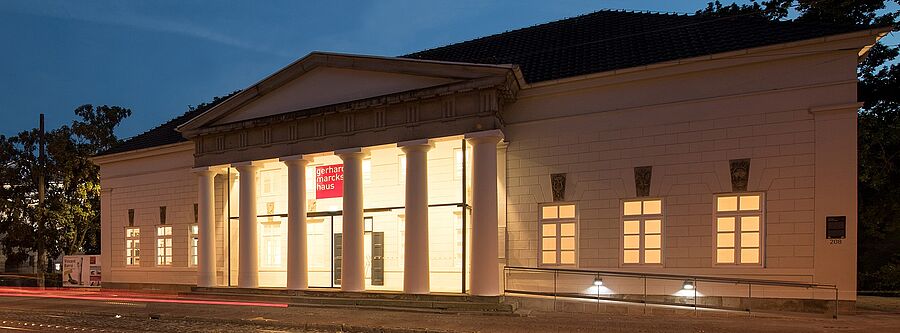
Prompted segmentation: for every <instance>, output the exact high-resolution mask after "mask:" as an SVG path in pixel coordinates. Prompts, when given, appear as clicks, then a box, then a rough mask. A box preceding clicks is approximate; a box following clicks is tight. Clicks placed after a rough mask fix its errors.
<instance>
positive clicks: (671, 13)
mask: <svg viewBox="0 0 900 333" xmlns="http://www.w3.org/2000/svg"><path fill="white" fill-rule="evenodd" d="M603 13H622V14H641V15H650V16H669V17H684V18H689V17H690V18H693V17H697V16H696V15H693V14H685V13H678V12H661V11H660V12H654V11H649V10H647V11H644V10H626V9H607V8H604V9H599V10H595V11H593V12H590V13H586V14H581V15H576V16H568V17H563V18H560V19H557V20H553V21H550V22H544V23H537V24H533V25H530V26H527V27H521V28H517V29H512V30H506V31H503V32H498V33H495V34H492V35H487V36H481V37H476V38H472V39H467V40H464V41H460V42H455V43H450V44H444V45H441V46H435V47H432V48H428V49H424V50H418V51H415V52H413V53H408V54H404V55H400V56H397V57H398V58H412V57H414V56H415V55H416V54H419V53H425V52H429V51H434V50H438V49H442V48H445V47H450V46H455V45H459V44H464V43H469V42H474V41H480V40H487V39H491V38H496V37H499V36H500V35H506V34H511V33H516V32H521V31H525V30H531V29H537V28H542V27H545V26H549V25H553V24H559V23H561V22H565V21H570V20H575V19H580V18H586V17H589V16H593V15H598V14H603Z"/></svg>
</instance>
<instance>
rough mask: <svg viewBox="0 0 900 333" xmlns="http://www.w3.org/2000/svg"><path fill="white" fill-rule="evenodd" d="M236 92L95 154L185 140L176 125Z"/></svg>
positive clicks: (112, 152)
mask: <svg viewBox="0 0 900 333" xmlns="http://www.w3.org/2000/svg"><path fill="white" fill-rule="evenodd" d="M236 93H237V91H235V92H232V93H231V94H228V95H227V96H222V97H216V98H213V101H212V102H209V103H203V104H200V105H198V106H197V107H196V108H195V109H193V110H190V111H188V112H185V113H184V114H182V115H180V116H178V117H177V118H175V119H172V120H169V121H167V122H166V123H164V124H162V125H159V126H157V127H155V128H153V129H151V130H149V131H146V132H144V133H141V134H138V135H136V136H133V137H131V138H128V139H126V140H125V141H122V143H120V144H118V145H115V146H113V147H112V148H110V149H108V150H106V151H104V152H102V153H100V154H97V156H103V155H110V154H115V153H122V152H126V151H132V150H138V149H144V148H151V147H158V146H164V145H168V144H173V143H179V142H184V141H187V139H185V138H184V137H183V136H181V133H179V132H178V131H176V130H175V128H176V127H178V126H179V125H181V124H184V123H186V122H188V120H191V119H193V118H194V117H196V116H199V115H200V114H201V113H203V112H206V110H209V109H210V108H212V107H213V106H216V105H217V104H219V103H221V102H222V101H224V100H226V99H228V97H231V96H232V95H234V94H236Z"/></svg>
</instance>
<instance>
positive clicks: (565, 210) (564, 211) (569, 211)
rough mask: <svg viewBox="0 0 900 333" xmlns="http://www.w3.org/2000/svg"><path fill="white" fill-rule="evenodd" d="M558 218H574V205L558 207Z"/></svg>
mask: <svg viewBox="0 0 900 333" xmlns="http://www.w3.org/2000/svg"><path fill="white" fill-rule="evenodd" d="M559 218H561V219H573V218H575V205H565V206H559Z"/></svg>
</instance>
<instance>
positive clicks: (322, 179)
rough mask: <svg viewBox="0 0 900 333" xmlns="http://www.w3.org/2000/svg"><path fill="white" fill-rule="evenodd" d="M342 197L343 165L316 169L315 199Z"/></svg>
mask: <svg viewBox="0 0 900 333" xmlns="http://www.w3.org/2000/svg"><path fill="white" fill-rule="evenodd" d="M343 196H344V165H343V164H332V165H323V166H317V167H316V199H326V198H340V197H343Z"/></svg>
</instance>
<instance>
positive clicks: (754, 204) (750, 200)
mask: <svg viewBox="0 0 900 333" xmlns="http://www.w3.org/2000/svg"><path fill="white" fill-rule="evenodd" d="M741 210H759V196H758V195H743V196H741Z"/></svg>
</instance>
